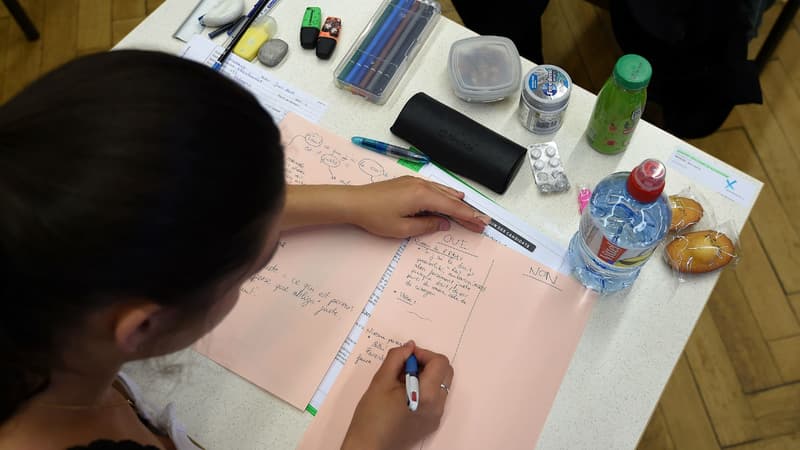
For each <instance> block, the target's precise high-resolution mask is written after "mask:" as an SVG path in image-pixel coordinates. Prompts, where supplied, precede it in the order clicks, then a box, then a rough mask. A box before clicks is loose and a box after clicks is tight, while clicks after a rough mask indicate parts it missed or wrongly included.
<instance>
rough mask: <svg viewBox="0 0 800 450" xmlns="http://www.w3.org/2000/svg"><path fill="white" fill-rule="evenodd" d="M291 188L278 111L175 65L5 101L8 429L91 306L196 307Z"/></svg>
mask: <svg viewBox="0 0 800 450" xmlns="http://www.w3.org/2000/svg"><path fill="white" fill-rule="evenodd" d="M283 192H284V176H283V152H282V148H281V145H280V137H279V132H278V129H277V127H276V126H275V124H274V123H273V121H272V119H271V117H270V116H269V114H267V112H266V111H265V110H264V109H263V108H262V107H261V106H260V105H259V104H258V102H257V101H256V99H255V98H254V97H253V96H252V95H250V94H249V93H248V92H247V91H245V90H244V89H242V88H241V87H239V86H238V85H237V84H235V83H234V82H233V81H230V80H228V79H226V78H224V77H223V76H222V75H220V74H218V73H216V72H214V71H212V70H211V69H208V68H206V67H204V66H201V65H199V64H196V63H193V62H189V61H186V60H182V59H180V58H177V57H173V56H169V55H166V54H161V53H155V52H145V51H114V52H110V53H103V54H97V55H92V56H88V57H84V58H81V59H78V60H75V61H73V62H70V63H68V64H66V65H65V66H63V67H61V68H59V69H57V70H55V71H54V72H52V73H50V74H48V75H46V76H44V77H43V78H41V79H40V80H38V81H36V82H34V83H33V84H31V85H30V86H29V87H28V88H26V89H25V90H24V91H22V92H21V93H20V94H19V95H17V96H16V97H14V98H13V99H11V100H10V101H9V102H8V103H6V104H5V105H3V106H2V107H1V108H0V302H2V305H3V310H2V313H1V314H0V423H2V422H3V421H5V420H7V419H8V418H10V417H11V416H12V415H13V414H14V412H15V411H16V409H17V408H18V407H19V406H20V405H21V404H22V403H24V402H25V401H26V400H27V399H29V398H31V397H32V396H34V395H35V394H37V393H38V392H41V391H42V390H43V389H45V388H46V387H47V385H48V383H49V373H50V371H51V369H52V368H53V367H54V366H55V365H56V364H58V358H57V354H58V350H59V345H58V340H59V336H60V334H61V333H63V332H66V331H67V330H69V329H70V327H75V326H79V325H80V321H81V320H82V319H83V317H85V314H86V313H87V312H88V311H90V310H91V309H92V308H97V307H100V306H103V305H107V304H111V303H112V302H114V301H116V300H118V299H120V298H129V297H139V298H147V299H152V300H153V301H156V302H158V303H160V304H163V305H168V306H179V307H180V306H188V304H189V303H190V302H195V305H196V304H197V302H198V301H202V300H199V299H198V298H199V297H202V295H199V294H200V293H201V292H202V291H204V290H206V291H208V290H209V289H213V287H214V285H215V283H219V282H220V281H221V280H223V279H225V278H226V277H228V276H230V275H232V274H234V273H236V271H241V272H244V270H246V268H247V267H249V265H252V264H253V263H254V262H255V258H256V256H257V254H258V252H259V251H260V247H261V245H262V242H263V239H264V236H265V233H266V230H265V226H266V225H267V224H268V223H269V220H271V219H272V217H273V216H274V213H275V212H276V211H277V210H278V208H280V205H281V202H282V199H283ZM242 275H244V274H243V273H242ZM198 306H203V305H198Z"/></svg>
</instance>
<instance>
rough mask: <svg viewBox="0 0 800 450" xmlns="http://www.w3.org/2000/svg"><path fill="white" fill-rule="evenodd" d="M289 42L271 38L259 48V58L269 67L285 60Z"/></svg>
mask: <svg viewBox="0 0 800 450" xmlns="http://www.w3.org/2000/svg"><path fill="white" fill-rule="evenodd" d="M288 51H289V44H287V43H286V42H285V41H282V40H280V39H270V40H268V41H267V42H265V43H264V45H262V46H261V48H260V49H258V60H259V61H261V63H262V64H264V65H265V66H267V67H275V66H277V65H278V64H280V62H281V61H283V58H284V56H286V52H288Z"/></svg>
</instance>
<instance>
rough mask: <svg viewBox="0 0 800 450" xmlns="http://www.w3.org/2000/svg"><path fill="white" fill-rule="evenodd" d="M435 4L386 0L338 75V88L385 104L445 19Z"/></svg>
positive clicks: (413, 0)
mask: <svg viewBox="0 0 800 450" xmlns="http://www.w3.org/2000/svg"><path fill="white" fill-rule="evenodd" d="M441 12H442V8H441V6H440V5H439V2H436V1H433V0H386V1H384V2H383V3H382V4H381V6H380V8H378V10H377V12H376V13H375V15H373V16H372V19H370V21H369V23H368V24H367V26H366V27H365V28H364V31H362V32H361V35H359V37H358V40H356V42H355V44H353V46H352V47H351V48H350V50H348V52H347V55H346V56H345V57H344V59H342V62H341V63H339V66H337V67H336V71H335V72H334V76H335V81H336V85H337V86H338V87H340V88H342V89H345V90H348V91H350V92H352V93H354V94H357V95H360V96H362V97H364V98H366V99H367V100H369V101H371V102H373V103H378V104H383V103H385V102H386V100H387V99H388V98H389V96H390V95H391V94H392V92H393V91H394V89H395V88H396V87H397V85H398V84H399V83H400V80H401V79H402V77H403V74H405V72H406V71H407V70H408V67H409V66H410V65H411V62H412V61H413V59H414V56H416V54H417V53H418V52H419V49H420V48H421V47H422V45H423V44H424V43H425V41H426V40H427V38H428V36H429V35H430V34H431V31H432V30H433V27H434V26H435V25H436V21H437V20H438V18H439V16H440V15H441Z"/></svg>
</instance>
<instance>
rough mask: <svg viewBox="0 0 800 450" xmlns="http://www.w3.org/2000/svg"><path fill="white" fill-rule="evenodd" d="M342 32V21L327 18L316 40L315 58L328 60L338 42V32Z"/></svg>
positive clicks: (336, 18) (335, 18)
mask: <svg viewBox="0 0 800 450" xmlns="http://www.w3.org/2000/svg"><path fill="white" fill-rule="evenodd" d="M340 31H342V19H340V18H338V17H328V18H327V19H325V23H324V24H323V25H322V30H321V31H320V33H319V37H318V38H317V58H319V59H329V58H330V57H331V55H332V54H333V50H334V49H335V48H336V42H337V41H338V40H339V32H340Z"/></svg>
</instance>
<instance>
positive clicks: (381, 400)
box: [342, 341, 453, 450]
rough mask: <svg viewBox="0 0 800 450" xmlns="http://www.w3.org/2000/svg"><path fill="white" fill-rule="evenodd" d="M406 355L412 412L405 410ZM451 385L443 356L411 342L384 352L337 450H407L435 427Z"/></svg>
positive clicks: (448, 367) (450, 368)
mask: <svg viewBox="0 0 800 450" xmlns="http://www.w3.org/2000/svg"><path fill="white" fill-rule="evenodd" d="M412 355H413V356H414V357H415V358H416V360H417V361H418V370H419V372H418V376H419V394H418V395H419V396H418V403H419V404H418V407H417V410H416V411H411V410H409V405H408V396H407V394H406V384H405V376H406V373H405V368H406V361H408V359H409V357H411V356H412ZM452 381H453V367H452V366H451V365H450V362H449V361H448V359H447V357H446V356H444V355H440V354H438V353H434V352H432V351H430V350H426V349H424V348H421V347H417V346H416V345H415V344H414V342H413V341H409V342H407V343H406V344H405V345H403V346H402V347H396V348H393V349H391V350H389V352H388V353H387V354H386V358H385V359H384V361H383V364H382V365H381V367H380V368H379V369H378V371H377V372H376V373H375V376H374V377H373V378H372V383H370V385H369V388H367V392H365V393H364V396H363V397H361V401H360V402H359V403H358V406H357V407H356V411H355V413H354V414H353V420H352V422H351V423H350V428H349V429H348V430H347V436H346V437H345V440H344V443H343V444H342V449H345V450H346V449H356V448H369V449H382V450H386V449H398V450H399V449H403V450H405V449H408V448H410V447H411V446H412V445H414V444H415V443H417V442H419V441H421V440H422V439H423V438H425V437H426V436H427V435H429V434H430V433H432V432H433V431H434V430H436V429H437V428H438V427H439V421H440V420H441V417H442V414H443V413H444V408H445V403H446V401H447V396H448V392H449V389H450V383H452ZM442 386H445V387H442Z"/></svg>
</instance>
